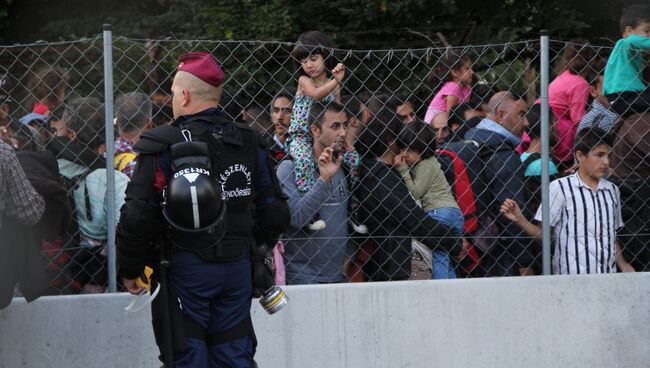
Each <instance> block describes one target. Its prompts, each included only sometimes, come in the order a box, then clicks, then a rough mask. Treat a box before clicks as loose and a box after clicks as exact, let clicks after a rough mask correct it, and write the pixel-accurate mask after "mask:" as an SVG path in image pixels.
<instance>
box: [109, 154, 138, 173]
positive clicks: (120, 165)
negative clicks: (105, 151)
mask: <svg viewBox="0 0 650 368" xmlns="http://www.w3.org/2000/svg"><path fill="white" fill-rule="evenodd" d="M136 157H137V154H135V153H133V152H122V153H119V154H117V155H115V160H113V166H114V167H115V169H116V170H117V171H120V172H123V171H124V168H125V167H126V166H127V165H128V164H130V163H131V162H132V161H133V160H135V158H136Z"/></svg>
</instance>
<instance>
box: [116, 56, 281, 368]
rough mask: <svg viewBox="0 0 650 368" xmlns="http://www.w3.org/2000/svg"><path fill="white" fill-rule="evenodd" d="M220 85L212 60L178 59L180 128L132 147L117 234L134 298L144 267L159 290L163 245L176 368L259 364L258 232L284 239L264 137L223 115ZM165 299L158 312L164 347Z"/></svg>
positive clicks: (157, 330) (176, 124)
mask: <svg viewBox="0 0 650 368" xmlns="http://www.w3.org/2000/svg"><path fill="white" fill-rule="evenodd" d="M223 80H224V73H223V71H222V69H221V68H220V66H219V64H218V63H217V61H216V59H215V58H214V57H213V56H212V55H211V54H209V53H207V52H190V53H187V54H184V55H182V56H181V57H180V58H179V65H178V70H177V73H176V75H175V77H174V80H173V84H172V88H171V89H172V107H173V114H174V119H175V120H174V121H173V123H172V124H171V125H169V126H161V127H157V128H155V129H153V130H151V131H149V132H148V133H145V134H144V135H143V136H142V138H141V140H140V142H138V144H136V146H135V147H134V150H136V152H138V153H139V156H138V158H137V165H136V169H135V172H134V173H133V176H132V180H131V182H130V184H129V187H128V188H127V192H126V196H127V198H126V202H125V204H124V206H123V207H122V212H121V217H120V221H119V226H118V232H117V247H118V263H119V268H120V274H121V276H122V278H123V282H124V286H125V288H126V289H127V290H128V291H129V292H130V293H132V294H141V293H143V292H144V289H143V287H142V286H139V284H138V283H137V279H138V278H140V277H142V276H141V275H142V274H143V270H144V267H145V265H150V266H152V267H153V268H154V269H155V270H156V271H154V282H155V279H156V277H155V274H156V272H157V271H159V270H158V269H157V268H156V263H155V262H152V261H151V260H152V259H155V255H156V254H157V252H158V250H157V248H156V247H157V246H158V247H159V248H160V249H161V251H162V253H163V255H164V256H165V257H166V258H167V259H168V260H169V272H168V274H169V277H168V281H169V282H170V283H171V286H170V287H169V292H170V295H171V296H172V297H171V298H170V299H171V300H172V301H176V300H177V301H178V303H171V304H173V308H172V310H171V312H170V314H171V316H172V319H173V321H172V322H173V328H172V330H173V333H174V337H173V345H174V353H173V356H174V366H175V367H177V368H180V367H252V366H254V361H253V355H254V353H255V345H256V342H255V337H254V333H253V329H252V324H251V318H250V308H251V297H252V292H253V289H252V281H251V279H252V278H251V248H252V247H251V245H252V244H253V243H254V231H255V230H254V229H257V230H260V231H279V232H281V231H283V227H284V228H286V226H287V224H288V214H287V213H283V214H281V215H278V214H277V213H273V208H276V207H277V206H274V205H273V204H274V203H275V202H276V201H277V198H276V197H274V196H275V194H274V193H273V191H272V190H269V188H271V187H272V186H273V185H274V184H275V181H274V180H275V178H274V177H272V176H271V173H270V171H269V170H268V165H267V156H266V151H265V150H264V149H263V148H262V145H260V144H259V143H258V142H259V137H258V133H256V132H255V131H253V130H252V129H250V128H249V127H246V126H244V125H241V124H237V123H233V122H230V121H229V120H228V119H227V118H226V117H225V116H224V115H223V113H222V112H221V110H220V109H218V108H217V106H218V104H219V99H220V97H221V93H222V88H223V85H222V84H223ZM157 234H162V236H160V237H159V236H157ZM158 238H162V240H161V241H159V239H158ZM158 274H159V275H160V274H163V272H158ZM163 281H164V280H163ZM164 285H165V284H164V283H163V286H164ZM160 300H161V298H156V299H155V300H154V305H152V314H153V322H154V334H155V335H156V340H157V343H158V345H159V346H161V336H160V335H161V331H162V330H164V329H162V328H161V326H160V324H159V323H158V322H157V321H158V320H160V313H161V309H160V307H159V306H156V305H155V304H156V303H158V304H159V303H160ZM162 310H164V309H162ZM178 315H180V316H181V317H180V319H181V320H182V322H183V323H182V324H181V325H180V326H181V328H179V327H178V319H179V318H177V316H178ZM163 354H164V353H163Z"/></svg>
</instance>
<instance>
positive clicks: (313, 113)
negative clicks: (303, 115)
mask: <svg viewBox="0 0 650 368" xmlns="http://www.w3.org/2000/svg"><path fill="white" fill-rule="evenodd" d="M326 111H332V112H335V113H337V114H338V113H340V112H345V107H343V105H341V104H340V103H338V102H334V101H332V102H330V103H328V104H326V105H323V104H322V103H320V102H317V103H314V104H313V105H312V106H311V109H309V115H308V116H307V123H308V126H311V125H312V124H313V125H316V126H317V127H318V129H322V128H323V126H322V122H321V119H322V118H323V116H324V115H325V112H326Z"/></svg>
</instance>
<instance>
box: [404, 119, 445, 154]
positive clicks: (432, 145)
mask: <svg viewBox="0 0 650 368" xmlns="http://www.w3.org/2000/svg"><path fill="white" fill-rule="evenodd" d="M396 143H397V146H398V147H399V148H400V149H409V150H411V151H414V152H417V153H418V154H419V155H420V157H421V158H422V159H427V158H429V157H432V156H433V155H434V154H435V153H436V132H435V130H434V129H433V128H432V127H431V125H429V124H425V123H423V122H422V121H420V120H416V121H412V122H410V123H408V124H406V125H405V126H404V127H403V128H402V131H401V132H400V133H399V135H398V136H397V142H396Z"/></svg>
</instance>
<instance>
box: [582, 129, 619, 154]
mask: <svg viewBox="0 0 650 368" xmlns="http://www.w3.org/2000/svg"><path fill="white" fill-rule="evenodd" d="M574 142H575V151H576V152H578V151H580V152H582V154H584V155H587V154H588V153H589V152H591V150H593V149H594V148H596V147H598V146H600V145H601V144H604V145H606V146H608V147H612V146H613V145H614V136H613V135H611V134H609V133H607V132H606V131H605V130H603V129H601V128H599V127H596V126H594V127H591V128H587V129H582V130H580V131H579V132H578V133H577V134H576V137H575V140H574Z"/></svg>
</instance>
